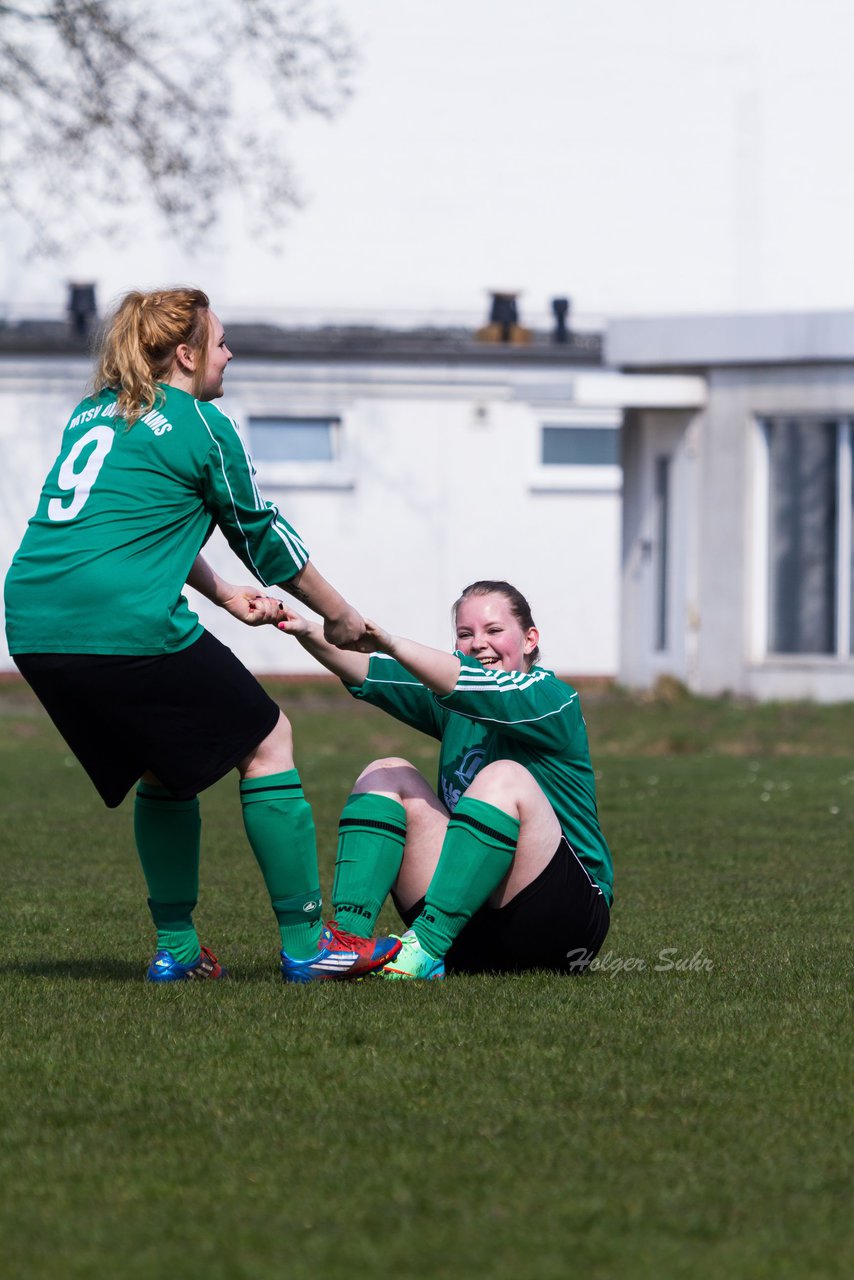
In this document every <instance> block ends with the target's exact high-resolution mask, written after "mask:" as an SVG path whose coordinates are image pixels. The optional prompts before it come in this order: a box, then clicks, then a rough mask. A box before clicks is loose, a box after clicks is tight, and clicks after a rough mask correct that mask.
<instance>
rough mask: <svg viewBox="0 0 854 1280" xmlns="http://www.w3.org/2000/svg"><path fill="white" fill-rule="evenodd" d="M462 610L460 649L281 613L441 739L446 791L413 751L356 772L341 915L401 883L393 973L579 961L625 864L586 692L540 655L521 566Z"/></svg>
mask: <svg viewBox="0 0 854 1280" xmlns="http://www.w3.org/2000/svg"><path fill="white" fill-rule="evenodd" d="M453 619H454V628H455V651H454V652H453V653H445V652H442V651H441V650H438V649H431V648H428V647H427V646H426V645H422V644H418V643H416V642H415V641H414V640H405V639H403V638H402V637H399V636H392V635H389V634H388V632H386V631H384V630H383V629H382V628H381V627H378V626H376V624H374V623H372V622H368V623H366V628H367V631H366V636H365V639H364V640H363V641H362V642H361V644H360V645H359V648H360V650H361V652H352V651H347V652H343V651H342V650H340V649H337V648H335V647H333V646H332V645H330V644H329V643H328V640H327V639H326V638H325V637H324V635H323V633H322V631H321V629H320V627H319V626H317V625H316V624H315V623H312V622H308V621H307V620H306V619H305V618H302V617H301V616H299V615H298V614H296V613H294V612H293V611H292V610H290V609H288V608H287V607H285V610H284V612H283V619H282V621H281V622H280V623H279V627H280V629H281V630H283V631H286V632H288V633H290V634H291V635H294V636H296V638H297V639H298V640H299V641H300V643H301V644H302V645H303V647H304V648H305V649H306V650H307V651H308V652H309V653H311V654H313V655H314V656H315V657H316V658H318V659H319V661H320V662H322V663H323V664H324V665H325V666H326V667H328V668H329V670H330V671H333V672H335V674H336V675H338V676H340V677H341V679H342V680H343V681H344V683H345V684H346V685H347V686H348V688H349V690H350V692H351V693H352V694H353V695H354V696H355V697H357V698H363V699H364V700H365V701H366V702H370V703H373V705H374V706H378V707H382V709H383V710H384V711H387V712H388V713H389V714H390V715H393V716H395V717H396V718H397V719H399V720H402V721H404V722H405V723H406V724H409V725H413V726H414V727H415V728H417V729H420V730H422V731H423V732H424V733H427V734H429V735H430V736H431V737H434V738H438V739H439V741H440V742H441V750H440V757H439V787H438V794H437V793H436V792H435V791H434V790H433V788H432V787H431V786H430V784H429V783H428V782H427V780H426V778H424V777H423V776H422V775H421V773H419V771H418V770H417V769H416V768H415V767H414V766H413V765H411V764H410V763H409V762H408V761H407V760H402V759H396V758H394V759H384V760H375V761H374V762H373V763H372V764H369V765H368V767H367V768H366V769H364V770H363V772H362V773H361V775H360V776H359V778H358V779H357V781H356V784H355V786H354V788H353V794H352V795H351V796H350V798H349V800H348V801H347V804H346V806H345V808H344V811H343V813H342V815H341V821H340V825H339V838H338V858H337V863H336V868H335V884H334V888H333V893H332V899H333V909H334V913H335V919H336V921H338V923H339V924H341V925H342V926H343V927H345V928H347V929H351V930H352V931H353V932H354V933H356V934H362V935H363V936H365V937H368V936H369V935H370V933H371V932H372V930H373V927H374V924H375V921H376V919H377V915H378V913H379V910H380V907H381V906H382V903H383V901H384V900H385V897H386V895H387V894H388V893H389V891H391V893H392V896H393V898H394V902H395V905H396V906H397V909H398V911H399V912H400V915H401V917H402V919H403V921H404V922H405V924H406V925H407V932H406V933H404V935H403V947H402V949H401V951H400V954H399V955H398V956H397V958H392V960H391V961H390V963H389V964H388V965H387V966H386V968H384V969H383V970H382V975H381V976H382V977H384V978H398V979H400V978H441V977H443V976H444V974H445V970H446V968H447V971H448V972H458V973H459V972H463V973H477V972H489V971H502V970H509V971H519V970H524V969H551V970H555V971H557V972H561V973H581V972H583V971H584V970H585V969H586V968H587V966H588V965H589V964H590V961H591V960H593V958H594V957H595V956H596V954H597V952H598V951H599V949H600V947H601V946H602V943H603V942H604V940H605V935H606V934H607V932H608V925H609V918H610V916H609V913H610V906H611V901H612V897H613V868H612V863H611V854H610V852H609V849H608V845H607V843H606V841H605V837H604V836H603V834H602V830H601V828H600V825H599V817H598V813H597V808H596V794H595V787H594V780H593V770H592V767H591V764H590V753H589V749H588V745H587V730H586V727H585V724H584V719H583V717H582V714H581V707H580V703H579V698H578V693H577V692H576V690H575V689H573V688H571V687H570V686H569V685H567V684H565V683H564V682H563V681H562V680H559V679H557V677H556V676H555V675H554V673H553V672H551V671H548V670H546V669H545V668H544V667H542V666H541V665H540V664H539V661H538V659H539V632H538V631H537V628H536V627H535V626H534V620H533V618H532V616H531V610H530V606H529V605H528V602H527V600H526V599H525V597H524V596H523V595H522V594H521V592H520V591H518V590H517V589H516V588H515V587H513V586H511V585H510V584H509V583H508V582H500V581H481V582H474V583H472V584H471V585H470V586H468V587H466V589H465V590H464V591H463V593H462V595H461V596H460V598H459V600H457V602H456V604H455V605H454V609H453ZM368 650H372V651H373V653H372V656H371V657H370V658H369V657H368V656H366V653H367V651H368Z"/></svg>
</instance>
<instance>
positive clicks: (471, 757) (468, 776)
mask: <svg viewBox="0 0 854 1280" xmlns="http://www.w3.org/2000/svg"><path fill="white" fill-rule="evenodd" d="M484 755H485V752H484V749H483V747H472V748H471V750H470V751H467V752H466V753H465V755H464V756H463V758H462V760H461V761H460V763H459V765H458V766H457V768H456V769H455V770H454V772H453V775H452V777H454V778H458V779H459V781H460V782H461V784H462V785H461V786H459V787H455V786H454V784H453V782H452V780H451V778H443V779H442V798H443V800H444V801H445V808H446V809H447V810H448V811H449V812H450V813H453V812H454V810H455V809H456V807H457V805H458V804H459V802H460V796H461V795H462V794H463V792H464V791H467V790H468V788H469V787H470V786H471V784H472V782H473V781H474V778H475V774H476V773H477V772H478V771H479V769H480V767H481V765H482V764H483V757H484Z"/></svg>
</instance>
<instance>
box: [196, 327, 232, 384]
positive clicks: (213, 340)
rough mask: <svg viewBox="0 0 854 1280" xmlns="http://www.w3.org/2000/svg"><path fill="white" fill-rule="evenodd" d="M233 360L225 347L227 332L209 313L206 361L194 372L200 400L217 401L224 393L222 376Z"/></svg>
mask: <svg viewBox="0 0 854 1280" xmlns="http://www.w3.org/2000/svg"><path fill="white" fill-rule="evenodd" d="M231 358H232V355H231V352H230V351H229V349H228V347H227V346H226V345H225V331H224V330H223V327H222V323H221V321H220V319H219V317H218V316H216V315H214V313H213V311H209V312H208V342H207V349H206V351H205V353H204V361H203V362H200V365H199V367H198V368H197V369H196V370H194V375H195V376H194V382H195V384H196V385H195V386H194V391H195V395H196V398H197V399H198V400H216V399H217V398H218V397H219V396H221V395H222V393H223V386H222V375H223V374H224V373H225V366H226V365H227V364H228V362H229V360H230V359H231Z"/></svg>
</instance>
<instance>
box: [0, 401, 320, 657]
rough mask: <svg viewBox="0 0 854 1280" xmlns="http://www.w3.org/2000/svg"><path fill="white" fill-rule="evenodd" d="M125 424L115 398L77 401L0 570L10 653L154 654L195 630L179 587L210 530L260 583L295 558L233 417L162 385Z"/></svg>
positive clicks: (287, 530)
mask: <svg viewBox="0 0 854 1280" xmlns="http://www.w3.org/2000/svg"><path fill="white" fill-rule="evenodd" d="M161 390H162V392H163V398H162V400H160V399H158V403H157V404H156V406H155V407H154V408H153V409H152V410H151V411H150V412H149V413H146V414H145V415H144V416H143V417H141V418H139V419H138V420H137V421H136V422H135V423H134V425H133V426H132V427H128V426H127V424H126V423H125V422H124V420H123V419H121V418H119V417H117V413H116V411H117V404H116V394H115V392H112V391H103V392H101V393H100V394H99V395H96V396H92V397H89V398H88V399H86V400H84V401H83V402H82V403H81V404H79V405H78V406H77V408H76V409H75V410H74V412H73V414H72V415H71V418H70V420H69V422H68V425H67V426H66V428H65V430H64V432H63V435H62V443H61V446H60V450H59V455H58V457H57V459H56V461H55V462H54V464H53V466H52V467H51V469H50V473H49V474H48V477H47V479H46V481H45V483H44V488H43V489H42V492H41V497H40V498H39V504H38V508H37V510H36V513H35V515H34V516H33V518H32V519H31V520H30V523H29V525H28V527H27V531H26V533H25V534H24V538H23V541H22V543H21V546H20V548H19V549H18V552H17V554H16V556H15V558H14V560H13V562H12V566H11V568H10V570H9V573H8V576H7V578H6V633H7V637H8V641H9V650H10V652H11V653H97V654H159V653H171V652H174V651H176V650H178V649H183V648H186V646H187V645H189V644H191V643H192V642H193V641H194V640H196V639H198V637H199V636H200V635H201V634H202V626H201V623H200V622H199V620H198V618H197V617H196V615H195V613H193V612H192V610H191V609H190V607H189V605H188V604H187V601H186V600H185V598H184V596H183V595H182V594H181V593H182V589H183V587H184V584H185V583H186V581H187V575H188V574H189V572H190V569H191V568H192V565H193V562H194V560H195V559H196V556H197V555H198V553H199V551H200V550H201V548H202V547H203V545H204V544H205V542H206V541H207V539H208V538H209V537H210V534H211V533H212V532H213V529H214V528H215V526H217V525H218V526H219V527H220V529H222V531H223V533H224V534H225V536H226V538H227V539H228V542H229V543H230V545H231V548H232V550H233V551H235V552H236V554H237V555H238V556H239V557H240V559H241V560H242V561H243V563H244V564H245V566H246V568H247V569H248V570H249V571H250V573H252V574H253V575H254V576H255V577H256V578H257V579H258V580H259V581H260V582H261V583H263V584H264V585H265V586H267V585H270V584H271V583H280V582H286V581H288V580H289V579H290V578H292V577H293V576H294V575H295V574H296V573H298V572H299V570H300V569H301V568H302V567H303V566H304V565H305V564H306V562H307V560H308V551H307V550H306V548H305V545H304V544H303V542H302V541H301V539H300V538H299V536H298V535H297V534H296V533H295V532H294V530H293V529H292V528H291V527H290V525H288V524H287V523H286V522H285V520H283V519H282V517H281V516H280V514H279V511H278V509H277V508H276V507H275V506H274V505H273V504H272V503H269V502H265V501H264V499H263V498H262V497H261V495H260V493H259V492H258V488H257V486H256V483H255V471H254V468H253V466H252V461H251V459H250V457H249V454H248V453H247V450H246V446H245V444H244V443H243V440H242V438H241V435H240V431H239V429H238V427H237V424H236V423H235V422H233V421H232V420H231V418H228V417H226V415H225V414H224V413H222V412H221V411H220V410H219V409H217V408H216V406H215V405H213V404H210V403H204V402H202V401H199V400H196V399H194V397H193V396H191V395H189V394H188V393H187V392H186V391H179V390H178V389H177V388H175V387H170V386H165V385H164V386H161Z"/></svg>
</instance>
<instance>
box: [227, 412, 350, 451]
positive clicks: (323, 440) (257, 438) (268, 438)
mask: <svg viewBox="0 0 854 1280" xmlns="http://www.w3.org/2000/svg"><path fill="white" fill-rule="evenodd" d="M340 426H341V420H340V418H309V417H275V418H273V417H269V418H260V417H252V418H250V419H249V438H250V441H251V447H252V457H253V459H254V460H255V461H256V462H334V461H335V458H336V454H337V443H338V441H337V436H338V430H339V428H340Z"/></svg>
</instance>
